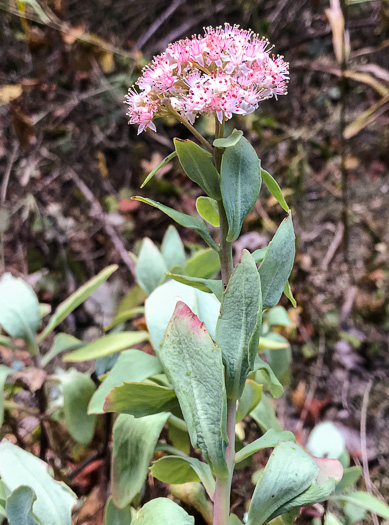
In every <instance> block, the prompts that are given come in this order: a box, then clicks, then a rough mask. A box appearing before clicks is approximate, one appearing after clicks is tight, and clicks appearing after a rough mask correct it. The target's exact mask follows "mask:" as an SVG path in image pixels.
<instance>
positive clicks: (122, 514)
mask: <svg viewBox="0 0 389 525" xmlns="http://www.w3.org/2000/svg"><path fill="white" fill-rule="evenodd" d="M135 513H136V512H135V509H133V508H132V507H130V506H129V505H128V506H127V507H124V509H118V508H117V507H116V506H115V503H114V502H113V499H112V496H110V497H109V498H108V500H107V503H106V505H105V510H104V525H130V523H131V521H132V517H133V515H134V514H135Z"/></svg>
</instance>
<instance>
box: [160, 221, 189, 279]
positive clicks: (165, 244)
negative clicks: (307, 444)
mask: <svg viewBox="0 0 389 525" xmlns="http://www.w3.org/2000/svg"><path fill="white" fill-rule="evenodd" d="M161 252H162V257H163V258H164V260H165V263H166V266H167V269H168V270H171V269H172V268H173V266H184V265H185V261H186V255H185V248H184V245H183V243H182V240H181V237H180V236H179V234H178V231H177V230H176V228H175V227H174V226H173V225H172V224H170V226H169V227H168V229H167V230H166V233H165V235H164V236H163V240H162V245H161Z"/></svg>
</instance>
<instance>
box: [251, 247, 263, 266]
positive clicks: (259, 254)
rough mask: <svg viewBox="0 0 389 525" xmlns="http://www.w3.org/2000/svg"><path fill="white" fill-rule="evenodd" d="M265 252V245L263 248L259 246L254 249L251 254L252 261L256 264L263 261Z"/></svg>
mask: <svg viewBox="0 0 389 525" xmlns="http://www.w3.org/2000/svg"><path fill="white" fill-rule="evenodd" d="M266 252H267V246H265V247H264V248H259V249H258V250H255V251H254V252H253V253H252V254H251V255H252V256H253V257H254V261H255V262H256V264H258V263H260V262H262V261H263V258H264V257H265V255H266Z"/></svg>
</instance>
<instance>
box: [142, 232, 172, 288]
mask: <svg viewBox="0 0 389 525" xmlns="http://www.w3.org/2000/svg"><path fill="white" fill-rule="evenodd" d="M167 270H168V268H167V265H166V263H165V260H164V258H163V257H162V254H161V252H160V251H159V250H158V248H157V247H156V246H155V244H154V243H153V241H152V240H151V239H149V238H148V237H145V238H144V239H143V241H142V244H141V248H140V251H139V256H138V259H137V261H136V266H135V271H136V279H137V282H138V284H139V286H141V287H142V288H143V290H144V291H145V292H146V293H147V295H149V294H151V292H152V291H153V290H154V289H155V288H156V287H157V286H159V285H160V284H161V283H162V282H163V281H164V279H165V272H167Z"/></svg>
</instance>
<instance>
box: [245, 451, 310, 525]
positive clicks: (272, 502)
mask: <svg viewBox="0 0 389 525" xmlns="http://www.w3.org/2000/svg"><path fill="white" fill-rule="evenodd" d="M318 472H319V467H318V466H317V464H316V463H315V461H314V460H313V459H312V458H311V456H310V455H309V454H307V453H306V452H304V451H303V449H302V448H300V447H299V446H298V445H296V444H295V443H293V442H291V441H282V442H280V443H278V445H277V446H276V447H275V449H274V450H273V453H272V455H271V456H270V458H269V461H268V462H267V465H266V468H265V470H264V473H263V475H262V478H261V479H260V481H259V482H258V483H257V485H256V487H255V490H254V494H253V497H252V500H251V505H250V510H249V515H248V522H247V524H248V525H262V524H263V523H265V522H266V521H267V520H268V519H270V517H273V518H275V517H276V516H277V515H278V513H277V510H278V509H279V508H280V507H282V505H284V504H285V503H287V502H288V501H290V500H292V499H293V498H295V497H296V496H298V495H300V494H301V493H302V492H304V491H305V490H307V489H308V487H310V485H311V484H312V483H313V481H314V480H315V479H316V477H317V475H318Z"/></svg>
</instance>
